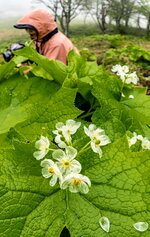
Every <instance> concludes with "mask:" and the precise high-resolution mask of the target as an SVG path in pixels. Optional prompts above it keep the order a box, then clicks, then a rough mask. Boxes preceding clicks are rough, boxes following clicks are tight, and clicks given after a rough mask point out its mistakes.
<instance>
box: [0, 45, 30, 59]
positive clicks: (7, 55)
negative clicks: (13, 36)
mask: <svg viewBox="0 0 150 237" xmlns="http://www.w3.org/2000/svg"><path fill="white" fill-rule="evenodd" d="M24 47H25V45H24V44H22V43H14V44H12V45H11V46H10V48H9V49H7V50H6V51H5V52H4V53H3V58H4V60H5V61H6V62H9V61H10V60H11V59H12V58H13V56H14V54H13V52H12V51H14V50H18V49H22V48H24Z"/></svg>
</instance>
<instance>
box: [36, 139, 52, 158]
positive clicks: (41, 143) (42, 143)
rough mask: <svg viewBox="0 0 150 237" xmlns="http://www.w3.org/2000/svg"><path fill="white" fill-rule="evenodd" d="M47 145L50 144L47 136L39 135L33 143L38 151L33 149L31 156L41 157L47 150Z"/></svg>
mask: <svg viewBox="0 0 150 237" xmlns="http://www.w3.org/2000/svg"><path fill="white" fill-rule="evenodd" d="M49 146H50V141H49V139H48V138H47V137H44V136H41V137H40V140H38V141H36V143H35V148H37V149H38V151H35V152H34V153H33V156H34V157H35V158H36V159H37V160H41V159H43V158H44V157H45V156H46V154H47V153H48V151H49Z"/></svg>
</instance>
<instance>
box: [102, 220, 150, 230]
mask: <svg viewBox="0 0 150 237" xmlns="http://www.w3.org/2000/svg"><path fill="white" fill-rule="evenodd" d="M99 224H100V227H101V228H102V229H103V230H104V231H105V232H107V233H108V232H109V231H110V221H109V219H108V218H107V217H106V216H102V217H101V218H100V219H99ZM133 227H134V228H135V229H136V230H137V231H139V232H145V231H146V230H148V228H149V225H148V223H147V222H136V223H134V224H133Z"/></svg>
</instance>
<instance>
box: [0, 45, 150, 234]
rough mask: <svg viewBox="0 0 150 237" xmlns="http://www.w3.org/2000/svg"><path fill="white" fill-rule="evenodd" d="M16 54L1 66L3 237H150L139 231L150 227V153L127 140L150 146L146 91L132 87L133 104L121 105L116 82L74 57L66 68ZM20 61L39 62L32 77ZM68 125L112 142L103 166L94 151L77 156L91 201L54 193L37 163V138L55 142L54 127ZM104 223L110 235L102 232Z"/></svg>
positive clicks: (80, 139) (25, 52)
mask: <svg viewBox="0 0 150 237" xmlns="http://www.w3.org/2000/svg"><path fill="white" fill-rule="evenodd" d="M133 52H134V51H133ZM133 52H132V53H131V55H132V57H133V58H134V59H135V58H136V57H137V55H136V56H135V55H134V53H133ZM16 54H17V55H18V56H17V55H16V56H15V57H14V58H13V59H12V60H11V61H10V62H9V63H5V64H3V65H1V66H0V72H1V73H0V91H1V93H0V143H1V150H0V167H1V168H0V176H1V177H0V236H1V237H30V236H32V237H48V236H51V237H60V236H63V233H62V230H63V229H64V236H65V237H69V233H70V236H71V237H80V236H82V237H85V236H88V237H99V236H102V237H105V236H107V235H108V236H110V237H116V236H118V237H123V236H134V237H139V236H143V237H149V235H150V229H149V228H148V230H146V231H145V232H143V233H142V234H141V233H140V232H138V231H137V230H135V229H134V227H133V224H134V223H136V222H140V221H141V222H147V223H148V224H149V225H150V201H149V200H150V195H149V194H150V185H149V178H150V168H149V167H150V151H149V150H142V151H131V149H130V148H129V146H128V141H127V137H126V134H127V133H128V132H134V131H135V132H137V133H138V134H142V135H143V136H147V137H148V138H149V139H150V128H149V127H150V97H149V96H147V95H146V94H145V89H143V88H140V87H135V86H131V88H130V92H131V93H132V95H134V99H129V98H128V97H125V98H122V96H121V93H122V86H123V85H122V82H121V81H120V80H119V79H118V77H117V76H116V75H114V74H112V73H111V72H110V70H106V69H105V68H104V67H103V66H98V65H97V63H96V62H94V61H93V62H88V61H87V60H86V59H85V58H84V57H80V56H79V55H76V54H75V53H74V52H73V51H71V52H70V54H69V55H68V65H67V66H65V65H64V64H62V63H61V62H59V61H53V60H48V59H46V58H44V57H43V56H41V55H39V54H37V53H36V52H35V51H34V50H33V49H31V48H30V47H25V48H24V49H22V50H19V51H17V52H16ZM133 55H134V56H133ZM21 57H25V58H28V59H30V60H32V61H33V64H31V65H30V73H29V74H28V78H27V77H25V76H24V75H23V74H22V72H21V70H20V68H17V67H16V65H17V64H18V62H22V60H23V58H21ZM118 60H119V59H118ZM132 60H133V59H132ZM147 60H149V58H148V57H147ZM47 75H48V76H47ZM127 92H128V91H127ZM85 104H88V106H87V107H86V108H85V107H84V105H85ZM81 105H82V106H81ZM81 107H82V108H81ZM67 119H76V120H78V121H81V122H82V124H83V125H86V126H88V125H89V123H94V124H96V126H97V127H100V128H102V129H104V130H105V132H106V134H107V135H108V136H109V138H110V140H111V143H110V144H108V145H107V146H105V147H104V148H103V156H102V158H101V159H100V158H99V157H98V156H97V154H95V153H93V152H92V151H91V150H87V151H86V152H84V153H81V154H80V155H78V157H77V159H78V160H79V161H80V163H81V165H82V168H83V169H82V170H83V174H84V175H87V176H88V177H89V178H90V180H91V188H90V191H89V193H88V194H86V195H85V194H80V193H71V192H68V190H61V189H60V188H59V185H56V186H54V187H51V186H49V181H48V180H47V179H44V178H43V177H42V175H41V169H40V165H39V164H40V163H39V161H37V160H35V158H34V157H33V152H34V151H35V147H34V145H35V141H36V140H37V138H39V136H40V135H43V136H47V137H48V138H49V139H50V140H51V142H53V134H52V130H54V129H55V124H56V123H57V122H65V121H66V120H67ZM83 125H82V126H83ZM82 128H83V127H82ZM85 139H86V138H85V134H84V132H83V130H82V131H78V132H77V134H76V135H75V142H74V145H75V147H76V149H77V150H78V151H79V150H80V149H82V147H83V146H84V144H85V143H84V141H85ZM102 216H106V217H108V218H109V220H110V231H109V233H106V232H105V231H104V230H103V229H102V228H101V227H100V225H99V219H100V217H102ZM65 226H66V228H67V229H68V230H69V233H68V232H67V231H66V229H65ZM65 231H66V235H65Z"/></svg>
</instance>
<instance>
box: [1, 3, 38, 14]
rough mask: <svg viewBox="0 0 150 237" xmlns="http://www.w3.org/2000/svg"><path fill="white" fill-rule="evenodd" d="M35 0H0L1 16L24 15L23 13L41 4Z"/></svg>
mask: <svg viewBox="0 0 150 237" xmlns="http://www.w3.org/2000/svg"><path fill="white" fill-rule="evenodd" d="M33 2H34V0H0V18H5V17H15V16H22V14H24V13H26V12H27V11H29V10H31V9H33V8H35V7H41V5H37V4H36V5H35V4H33Z"/></svg>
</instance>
